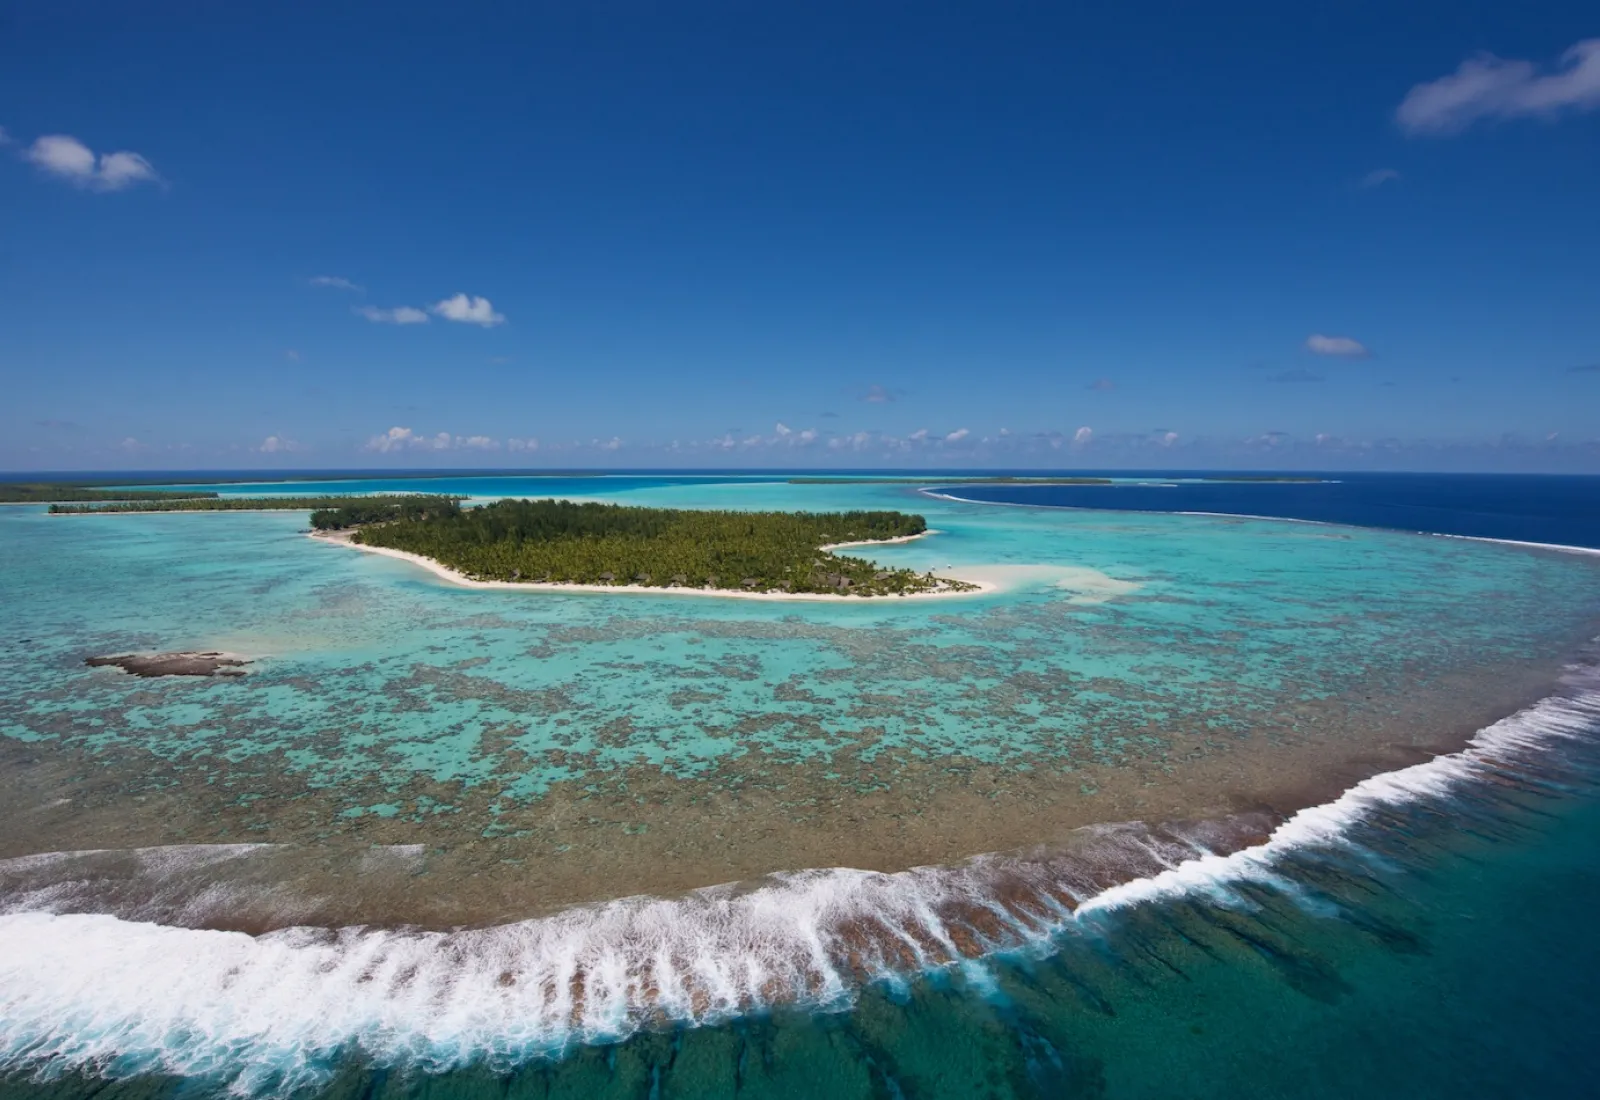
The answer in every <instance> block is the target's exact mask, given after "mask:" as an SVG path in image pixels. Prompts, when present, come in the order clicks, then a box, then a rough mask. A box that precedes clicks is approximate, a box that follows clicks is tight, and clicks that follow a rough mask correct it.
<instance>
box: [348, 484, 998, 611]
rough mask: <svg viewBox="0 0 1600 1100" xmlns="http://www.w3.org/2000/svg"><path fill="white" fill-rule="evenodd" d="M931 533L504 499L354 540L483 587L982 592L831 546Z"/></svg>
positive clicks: (777, 516) (881, 515) (880, 522)
mask: <svg viewBox="0 0 1600 1100" xmlns="http://www.w3.org/2000/svg"><path fill="white" fill-rule="evenodd" d="M927 529H928V525H927V521H926V520H924V519H923V518H922V517H921V516H911V515H906V514H904V513H901V512H843V513H839V512H834V513H810V512H713V511H693V510H678V509H668V508H631V507H622V506H620V505H616V504H577V503H573V502H570V501H559V500H533V501H529V500H502V501H499V502H497V503H494V504H489V505H486V506H484V507H482V508H467V509H449V510H443V509H441V510H435V511H433V512H431V513H430V514H428V515H427V516H425V517H418V518H406V519H401V520H397V521H395V522H389V523H379V524H376V525H374V526H368V527H362V528H361V529H360V530H359V531H357V532H356V533H355V535H354V541H356V542H359V543H362V544H364V545H367V546H384V547H389V548H392V549H395V550H404V551H407V552H409V553H413V554H420V555H422V556H423V557H427V558H432V559H433V560H434V561H437V562H440V563H442V564H444V565H447V566H449V567H450V568H452V569H455V570H458V571H459V572H462V573H465V574H467V575H468V576H470V577H474V578H477V579H479V580H498V581H525V582H545V583H557V584H615V585H650V586H653V587H658V588H671V587H684V588H722V589H743V590H749V591H755V592H828V593H839V592H847V593H850V594H853V595H863V596H878V595H893V594H903V593H909V592H931V591H940V590H946V591H948V590H952V589H955V590H966V589H970V588H972V587H973V586H972V585H968V584H964V583H962V582H960V581H952V580H946V579H943V578H938V577H935V576H933V575H932V574H919V573H915V572H912V571H911V570H909V569H881V568H879V567H878V566H877V565H876V564H875V563H873V562H870V561H867V560H866V559H864V558H856V557H846V556H841V555H836V554H831V553H829V552H827V551H826V550H824V549H823V547H825V546H828V545H831V544H834V543H842V542H858V541H864V540H869V539H891V538H902V537H905V536H909V535H920V534H922V533H923V532H924V531H926V530H927Z"/></svg>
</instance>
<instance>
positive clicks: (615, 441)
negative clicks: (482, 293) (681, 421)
mask: <svg viewBox="0 0 1600 1100" xmlns="http://www.w3.org/2000/svg"><path fill="white" fill-rule="evenodd" d="M479 301H482V299H481V298H480V299H479ZM594 445H595V446H596V447H599V448H600V449H601V450H602V451H616V450H620V449H621V448H622V438H621V437H620V436H615V435H614V436H612V437H611V438H610V439H607V440H605V441H604V442H601V441H600V440H598V439H597V440H595V441H594Z"/></svg>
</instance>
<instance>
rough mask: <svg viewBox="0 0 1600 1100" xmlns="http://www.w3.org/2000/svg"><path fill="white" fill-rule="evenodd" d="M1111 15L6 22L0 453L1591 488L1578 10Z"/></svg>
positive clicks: (30, 463)
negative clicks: (1472, 480) (1200, 474)
mask: <svg viewBox="0 0 1600 1100" xmlns="http://www.w3.org/2000/svg"><path fill="white" fill-rule="evenodd" d="M1095 7H1103V8H1106V9H1108V10H1105V11H1082V12H1079V11H1072V10H1070V9H1069V6H1067V5H1059V4H1043V3H1040V4H999V5H994V4H985V5H979V4H938V3H896V4H887V3H849V4H844V3H813V4H806V5H799V4H778V3H771V4H750V3H726V4H699V3H682V4H673V5H662V4H642V3H638V4H635V3H620V4H619V3H588V4H580V5H572V4H562V5H555V4H550V5H543V4H540V5H512V4H505V5H476V4H470V3H469V4H459V5H454V6H451V7H450V8H449V9H448V10H446V9H441V8H440V7H439V6H438V5H436V4H427V5H420V4H409V3H403V2H402V3H391V4H385V5H381V6H379V5H373V6H366V7H363V6H358V5H351V4H318V5H310V4H230V5H211V4H200V3H182V4H178V3H163V2H154V3H148V4H140V5H114V4H110V3H106V2H100V3H95V4H85V3H81V2H77V0H57V2H54V3H51V4H49V5H31V6H29V5H9V6H8V9H7V10H6V11H5V12H4V13H3V14H0V20H3V21H4V25H3V27H0V127H3V128H4V133H5V138H6V143H5V144H4V146H3V147H0V381H3V385H4V392H5V394H6V400H5V401H4V403H3V406H0V469H11V470H27V469H36V470H63V469H97V470H103V469H122V468H128V469H136V468H142V469H179V468H230V469H231V468H245V467H263V468H275V467H282V468H290V467H315V468H341V467H364V468H365V467H381V466H397V467H420V466H430V467H433V466H437V467H454V466H462V467H514V466H529V467H573V466H578V467H599V466H633V467H639V466H684V467H716V466H744V467H761V466H830V465H832V466H851V467H867V466H882V467H897V468H914V467H919V466H929V467H945V468H949V467H958V466H986V465H987V466H1004V467H1041V468H1044V467H1048V468H1067V467H1096V466H1115V467H1129V466H1149V467H1171V466H1179V467H1182V466H1197V467H1207V466H1210V467H1218V466H1222V467H1240V466H1260V467H1267V468H1271V467H1296V468H1312V467H1320V468H1352V469H1353V468H1368V467H1372V468H1382V467H1397V468H1410V469H1429V468H1463V469H1466V468H1476V469H1550V470H1574V471H1600V274H1597V270H1600V263H1597V261H1596V256H1600V182H1597V181H1600V14H1597V13H1596V10H1595V8H1594V7H1593V5H1592V4H1578V3H1562V4H1555V3H1550V4H1539V3H1534V4H1524V5H1509V4H1505V3H1498V4H1482V3H1476V2H1472V0H1468V2H1453V3H1416V4H1405V5H1398V6H1397V5H1394V4H1378V3H1344V4H1340V5H1337V6H1318V7H1315V8H1313V7H1311V6H1307V5H1284V4H1281V3H1279V4H1259V5H1257V4H1248V5H1245V4H1229V5H1222V6H1217V5H1197V4H1135V3H1130V4H1122V5H1098V6H1095ZM1324 7H1326V8H1327V9H1328V10H1323V8H1324Z"/></svg>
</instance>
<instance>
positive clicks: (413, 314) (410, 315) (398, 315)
mask: <svg viewBox="0 0 1600 1100" xmlns="http://www.w3.org/2000/svg"><path fill="white" fill-rule="evenodd" d="M355 311H356V313H357V314H359V315H360V316H362V317H365V318H366V319H367V320H369V321H372V322H373V323H374V324H379V325H425V324H427V323H428V315H427V314H426V313H424V312H422V310H420V309H416V308H414V307H412V306H395V307H394V308H393V309H379V308H378V307H377V306H357V307H356V309H355Z"/></svg>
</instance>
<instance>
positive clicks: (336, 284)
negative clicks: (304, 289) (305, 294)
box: [308, 275, 365, 294]
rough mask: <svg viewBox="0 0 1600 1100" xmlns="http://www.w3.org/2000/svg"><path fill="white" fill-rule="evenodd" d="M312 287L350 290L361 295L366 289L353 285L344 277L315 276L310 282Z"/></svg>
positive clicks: (356, 284) (358, 284) (357, 284)
mask: <svg viewBox="0 0 1600 1100" xmlns="http://www.w3.org/2000/svg"><path fill="white" fill-rule="evenodd" d="M308 281H309V282H310V283H311V285H312V286H325V287H328V288H330V289H332V290H350V291H354V292H355V293H357V294H360V293H361V292H362V291H363V290H364V289H365V288H364V287H363V286H362V285H361V284H360V283H352V282H351V281H350V280H349V279H346V278H345V277H344V276H343V275H313V276H312V277H311V278H310V279H309V280H308Z"/></svg>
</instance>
